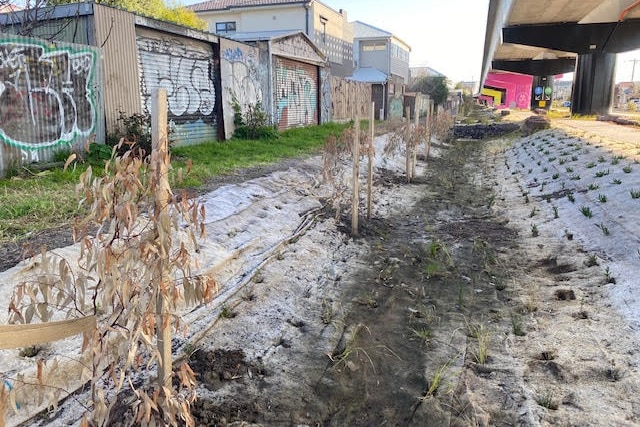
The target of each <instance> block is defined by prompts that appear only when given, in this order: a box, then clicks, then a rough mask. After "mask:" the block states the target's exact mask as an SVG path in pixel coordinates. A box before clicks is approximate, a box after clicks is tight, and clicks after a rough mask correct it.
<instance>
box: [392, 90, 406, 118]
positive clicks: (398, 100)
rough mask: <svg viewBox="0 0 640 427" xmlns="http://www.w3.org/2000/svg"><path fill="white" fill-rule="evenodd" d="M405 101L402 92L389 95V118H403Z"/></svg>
mask: <svg viewBox="0 0 640 427" xmlns="http://www.w3.org/2000/svg"><path fill="white" fill-rule="evenodd" d="M403 110H404V102H403V97H402V94H400V95H397V94H396V95H389V118H390V119H401V118H402V117H403V115H404V111H403Z"/></svg>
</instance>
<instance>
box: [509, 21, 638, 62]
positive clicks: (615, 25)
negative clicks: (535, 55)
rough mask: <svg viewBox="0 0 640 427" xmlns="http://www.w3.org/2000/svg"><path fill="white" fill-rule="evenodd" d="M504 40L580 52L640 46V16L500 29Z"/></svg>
mask: <svg viewBox="0 0 640 427" xmlns="http://www.w3.org/2000/svg"><path fill="white" fill-rule="evenodd" d="M502 38H503V42H504V43H516V44H523V45H529V46H537V47H543V48H547V49H555V50H561V51H567V52H575V53H577V54H580V55H586V54H591V53H594V52H605V53H620V52H626V51H629V50H633V49H638V48H640V19H630V20H626V21H622V22H600V23H593V24H578V23H575V22H574V23H571V22H569V23H566V22H565V23H559V24H536V25H518V26H512V27H505V28H503V30H502Z"/></svg>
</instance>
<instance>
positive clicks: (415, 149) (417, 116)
mask: <svg viewBox="0 0 640 427" xmlns="http://www.w3.org/2000/svg"><path fill="white" fill-rule="evenodd" d="M413 115H414V116H413V118H414V120H415V128H414V131H416V132H417V131H418V126H419V125H420V122H419V121H420V114H418V108H417V105H416V107H415V108H414V112H413ZM411 151H412V152H413V156H412V157H413V158H412V159H411V162H412V165H411V176H412V177H414V178H415V176H416V163H418V141H417V140H416V141H414V143H413V144H412V146H411Z"/></svg>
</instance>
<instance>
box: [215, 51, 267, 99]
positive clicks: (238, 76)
mask: <svg viewBox="0 0 640 427" xmlns="http://www.w3.org/2000/svg"><path fill="white" fill-rule="evenodd" d="M221 56H222V59H223V60H224V61H227V62H228V64H229V66H230V67H231V68H230V70H229V72H228V73H227V74H228V78H229V87H228V89H229V91H230V92H231V95H232V96H233V97H234V98H235V101H236V102H237V103H238V104H239V105H240V107H241V108H242V110H243V111H246V108H247V107H248V106H249V105H255V104H256V103H257V102H262V84H261V76H262V74H263V73H262V71H261V69H260V67H259V63H258V61H257V59H256V57H255V55H254V53H253V50H252V49H250V48H247V52H245V51H244V50H243V49H241V48H239V47H237V48H235V49H232V48H227V49H225V50H224V51H223V52H222V55H221Z"/></svg>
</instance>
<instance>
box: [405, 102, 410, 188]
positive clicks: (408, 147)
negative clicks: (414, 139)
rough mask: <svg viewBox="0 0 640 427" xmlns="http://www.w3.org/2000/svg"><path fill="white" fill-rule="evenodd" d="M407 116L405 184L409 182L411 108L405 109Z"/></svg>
mask: <svg viewBox="0 0 640 427" xmlns="http://www.w3.org/2000/svg"><path fill="white" fill-rule="evenodd" d="M405 111H406V115H407V134H406V136H405V140H406V143H407V144H406V156H405V157H406V160H407V161H406V170H407V182H411V107H407V108H406V110H405Z"/></svg>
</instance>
